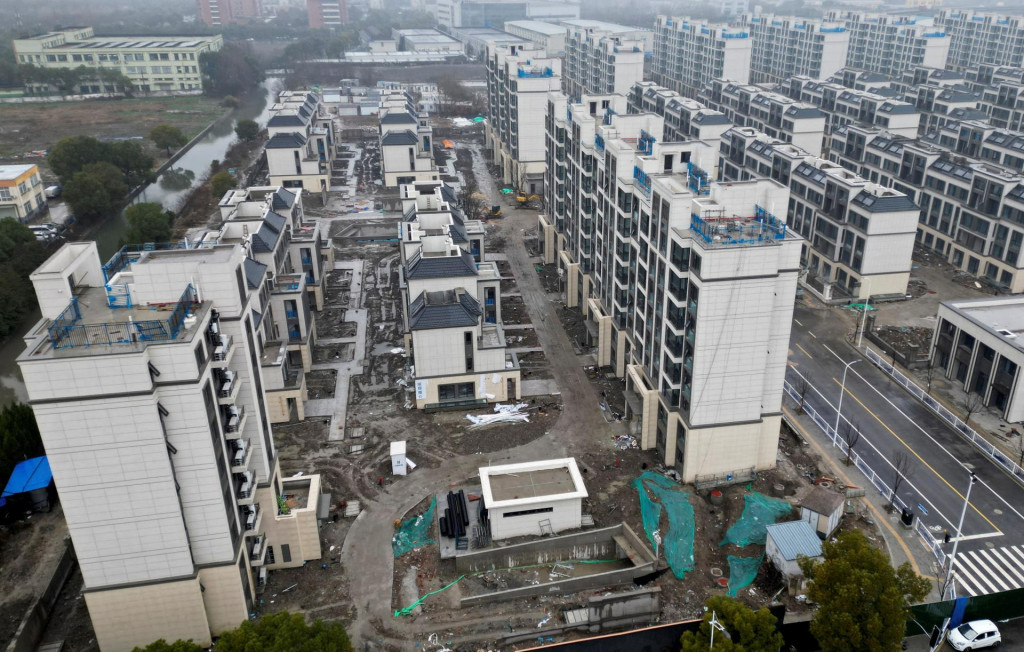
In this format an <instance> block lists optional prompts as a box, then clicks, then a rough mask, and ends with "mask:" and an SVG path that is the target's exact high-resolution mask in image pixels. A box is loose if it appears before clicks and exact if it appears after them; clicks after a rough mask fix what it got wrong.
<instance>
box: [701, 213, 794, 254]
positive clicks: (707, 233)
mask: <svg viewBox="0 0 1024 652" xmlns="http://www.w3.org/2000/svg"><path fill="white" fill-rule="evenodd" d="M724 210H725V209H724V208H723V209H720V210H713V211H708V212H707V213H708V214H706V215H704V216H703V217H701V216H700V215H697V214H696V213H693V214H691V216H690V229H691V230H692V231H693V232H694V233H696V234H697V235H698V236H699V237H700V238H701V239H702V240H703V241H704V242H705V243H707V244H720V245H753V244H762V243H765V242H771V241H773V240H782V239H784V238H785V237H786V223H785V222H783V221H782V220H780V219H778V218H777V217H775V216H774V215H772V214H771V213H769V212H768V211H766V210H765V209H763V208H761V207H760V206H755V208H754V217H749V216H738V215H737V216H732V217H726V216H725V214H724Z"/></svg>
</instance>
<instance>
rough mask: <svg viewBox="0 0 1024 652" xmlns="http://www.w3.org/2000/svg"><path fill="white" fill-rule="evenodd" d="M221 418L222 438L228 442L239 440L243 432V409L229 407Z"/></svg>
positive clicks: (235, 406) (234, 406)
mask: <svg viewBox="0 0 1024 652" xmlns="http://www.w3.org/2000/svg"><path fill="white" fill-rule="evenodd" d="M221 417H222V418H223V420H224V437H225V438H226V439H230V440H235V439H239V438H241V436H242V432H243V431H244V430H245V408H244V407H240V406H237V405H229V406H228V407H227V409H226V410H224V411H223V412H222V413H221Z"/></svg>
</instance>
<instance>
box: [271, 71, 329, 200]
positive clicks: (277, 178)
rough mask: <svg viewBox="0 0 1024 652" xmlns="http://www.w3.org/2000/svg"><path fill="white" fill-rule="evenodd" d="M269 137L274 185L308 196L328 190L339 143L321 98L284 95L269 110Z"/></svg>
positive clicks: (296, 93)
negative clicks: (301, 190)
mask: <svg viewBox="0 0 1024 652" xmlns="http://www.w3.org/2000/svg"><path fill="white" fill-rule="evenodd" d="M267 135H268V137H269V140H268V141H267V144H266V154H267V169H268V171H269V175H270V183H271V185H275V186H276V185H280V186H284V187H285V188H289V189H296V188H299V189H303V190H307V191H309V192H326V191H327V190H328V189H329V187H330V183H331V165H332V162H333V161H334V158H335V153H336V152H335V143H336V140H337V139H336V136H335V133H334V121H333V120H332V119H331V116H330V115H329V114H328V113H327V111H326V109H325V108H324V107H323V103H322V101H321V99H320V96H319V95H317V94H316V93H313V92H306V91H283V92H282V93H281V94H280V95H279V96H278V98H277V102H275V103H274V105H273V106H272V107H271V108H270V118H269V119H268V120H267Z"/></svg>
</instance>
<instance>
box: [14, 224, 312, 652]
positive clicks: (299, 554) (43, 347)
mask: <svg viewBox="0 0 1024 652" xmlns="http://www.w3.org/2000/svg"><path fill="white" fill-rule="evenodd" d="M122 254H124V251H122V252H120V253H119V254H118V255H117V256H115V258H114V259H112V260H111V261H110V262H109V263H108V264H107V265H105V266H101V264H100V259H99V255H98V254H97V249H96V244H95V243H93V242H74V243H68V244H65V245H64V246H63V247H61V248H60V249H59V250H58V251H57V252H56V253H55V254H54V255H53V256H51V257H50V258H49V259H48V260H47V261H46V262H44V263H43V264H42V265H41V266H40V267H39V268H38V269H36V271H35V272H33V273H32V275H31V280H32V282H33V285H34V286H35V291H36V295H37V297H38V299H39V306H40V310H41V312H42V319H41V320H40V322H39V324H37V325H36V327H35V328H33V329H32V330H31V331H30V333H29V334H28V335H27V336H26V337H25V342H26V350H25V351H24V353H22V354H21V356H19V358H18V364H19V366H20V368H21V372H22V375H23V376H24V378H25V386H26V389H27V392H28V396H29V402H30V403H31V405H32V407H33V410H34V411H35V415H36V421H37V422H38V424H39V431H40V434H41V435H42V440H43V445H44V446H45V448H46V454H47V457H48V459H49V463H50V468H51V469H52V470H53V477H54V481H55V483H56V486H57V490H58V491H59V492H60V497H61V503H62V505H63V508H64V514H65V517H66V519H67V523H68V530H69V532H70V534H71V539H72V542H73V543H74V546H75V553H76V555H77V557H78V564H79V567H80V568H81V571H82V578H83V581H84V588H83V591H82V593H83V596H84V598H85V603H86V605H87V607H88V609H89V615H90V617H91V619H92V625H93V629H94V630H95V632H96V638H97V642H98V644H99V646H100V648H102V649H103V650H105V651H107V650H111V651H115V652H116V651H119V650H124V651H127V650H131V649H132V648H134V647H136V646H140V647H141V646H146V645H148V644H149V643H152V642H153V641H154V640H156V639H161V638H162V639H167V640H177V639H191V640H192V641H194V642H196V643H199V644H200V645H209V643H210V640H211V637H213V636H216V635H218V634H219V633H221V632H223V631H225V630H228V629H233V628H235V627H237V626H238V625H239V624H241V623H242V622H244V621H245V620H246V619H247V618H248V617H249V614H250V613H252V611H253V609H254V608H255V605H256V603H257V592H258V589H259V587H260V586H262V585H263V583H264V582H265V581H266V573H267V569H273V568H278V567H281V568H283V567H292V566H301V565H302V564H303V563H304V562H306V561H309V560H314V559H318V558H319V557H320V538H319V531H318V513H319V515H325V514H324V512H323V511H321V510H325V509H326V502H325V501H324V500H323V499H322V498H321V495H320V494H321V484H320V476H318V475H299V476H293V477H288V478H285V477H282V474H281V471H280V467H279V463H278V456H277V451H276V449H275V446H274V439H273V434H272V432H271V428H270V422H269V415H268V411H267V406H266V393H265V383H264V378H265V377H266V375H267V373H268V369H267V366H266V364H265V363H264V364H262V365H261V357H265V355H264V354H261V351H262V350H263V348H264V347H265V346H266V344H267V342H268V341H269V340H271V339H272V337H273V336H272V335H271V333H270V332H269V329H270V322H269V320H267V319H265V318H264V315H265V314H266V313H265V310H266V308H265V307H264V305H263V304H264V301H265V296H266V295H267V293H268V292H269V285H270V283H271V281H270V280H269V279H268V277H267V274H266V267H265V266H264V265H262V264H261V263H259V262H257V261H255V260H253V259H252V258H249V257H247V256H246V253H245V250H244V249H243V247H242V246H241V245H237V244H229V245H215V246H202V247H199V248H195V249H188V250H184V249H168V250H153V251H148V250H144V251H135V252H132V253H131V254H130V255H127V256H125V255H122ZM277 364H278V365H279V366H281V365H283V364H285V363H284V361H283V360H282V361H279V362H278V363H277ZM261 370H262V373H261ZM327 500H329V499H327Z"/></svg>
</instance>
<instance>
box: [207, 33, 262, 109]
mask: <svg viewBox="0 0 1024 652" xmlns="http://www.w3.org/2000/svg"><path fill="white" fill-rule="evenodd" d="M199 68H200V70H201V71H202V73H203V87H204V89H205V91H206V93H207V94H208V95H214V96H217V97H222V96H224V95H236V96H237V95H243V94H245V93H246V92H247V91H249V90H251V89H252V88H253V87H254V86H256V85H257V84H259V83H260V82H261V81H263V71H261V70H260V69H259V67H258V66H257V65H256V61H255V59H254V58H253V56H252V53H251V52H250V51H249V49H248V48H247V47H245V46H244V45H242V44H239V43H227V44H225V45H224V47H222V48H221V49H220V50H218V51H217V52H204V53H202V54H201V55H199Z"/></svg>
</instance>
